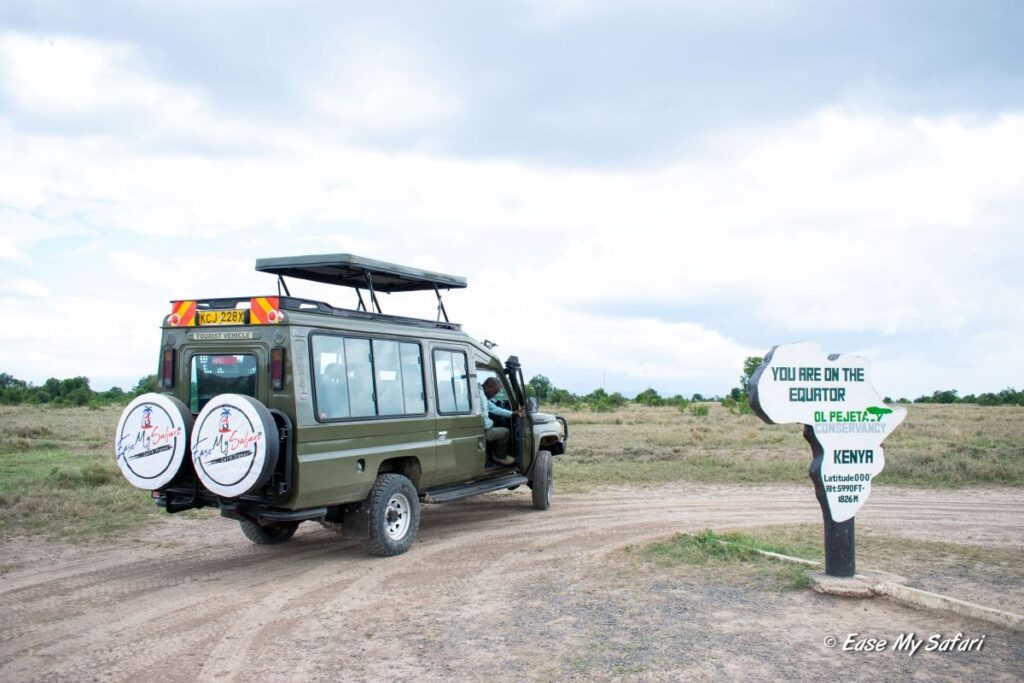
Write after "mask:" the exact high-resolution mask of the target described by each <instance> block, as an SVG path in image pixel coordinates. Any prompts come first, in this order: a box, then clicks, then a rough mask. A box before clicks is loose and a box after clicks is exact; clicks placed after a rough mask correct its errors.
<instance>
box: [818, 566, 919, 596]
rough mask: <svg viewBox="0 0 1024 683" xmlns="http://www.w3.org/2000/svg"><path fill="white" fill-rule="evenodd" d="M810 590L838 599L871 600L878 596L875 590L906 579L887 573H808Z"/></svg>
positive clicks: (869, 571)
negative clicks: (832, 574)
mask: <svg viewBox="0 0 1024 683" xmlns="http://www.w3.org/2000/svg"><path fill="white" fill-rule="evenodd" d="M807 577H808V578H809V579H810V580H811V588H813V589H814V590H815V591H817V592H818V593H825V594H827V595H835V596H837V597H840V598H873V597H875V596H876V595H878V591H877V590H876V588H877V587H878V586H880V585H883V584H887V583H893V584H902V583H905V582H906V579H905V578H904V577H902V576H897V575H896V574H890V573H889V572H883V571H875V570H868V571H864V572H862V573H860V574H857V575H856V576H850V577H846V576H829V575H828V574H826V573H824V572H813V573H809V574H808V575H807Z"/></svg>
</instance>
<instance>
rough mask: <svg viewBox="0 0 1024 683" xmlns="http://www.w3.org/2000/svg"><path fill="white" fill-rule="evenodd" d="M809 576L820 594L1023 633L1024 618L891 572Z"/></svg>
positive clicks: (814, 574) (815, 573)
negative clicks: (885, 602) (888, 603)
mask: <svg viewBox="0 0 1024 683" xmlns="http://www.w3.org/2000/svg"><path fill="white" fill-rule="evenodd" d="M807 576H808V577H809V578H810V580H811V587H812V588H814V590H815V591H817V592H819V593H824V594H827V595H835V596H837V597H841V598H873V597H874V596H876V595H881V596H884V597H887V598H889V599H890V600H895V601H896V602H898V603H900V604H902V605H907V606H908V607H916V608H918V609H930V610H938V611H942V612H951V613H952V614H956V615H959V616H961V617H968V618H970V619H978V620H979V621H985V622H988V623H990V624H995V625H997V626H1002V627H1003V628H1007V629H1010V630H1011V631H1017V632H1024V615H1020V614H1014V613H1012V612H1004V611H1003V610H998V609H995V608H992V607H985V606H984V605H976V604H974V603H973V602H967V601H966V600H957V599H956V598H950V597H947V596H945V595H939V594H938V593H931V592H929V591H924V590H921V589H920V588H911V587H910V586H907V585H905V584H906V581H907V580H906V579H905V578H903V577H902V576H897V575H895V574H890V573H888V572H882V571H866V572H864V573H863V574H857V575H856V576H854V577H852V578H844V577H839V576H828V575H827V574H824V573H822V572H813V573H808V575H807Z"/></svg>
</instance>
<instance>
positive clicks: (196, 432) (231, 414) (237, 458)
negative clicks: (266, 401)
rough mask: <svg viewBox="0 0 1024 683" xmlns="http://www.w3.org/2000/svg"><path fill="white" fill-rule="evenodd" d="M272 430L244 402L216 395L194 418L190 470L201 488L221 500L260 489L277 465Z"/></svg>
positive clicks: (264, 413) (251, 402)
mask: <svg viewBox="0 0 1024 683" xmlns="http://www.w3.org/2000/svg"><path fill="white" fill-rule="evenodd" d="M279 448H280V442H279V440H278V433H277V424H276V423H275V422H274V417H273V416H272V415H271V414H270V411H269V410H267V408H266V406H264V405H263V404H262V403H260V402H259V401H257V400H256V399H254V398H252V397H250V396H243V395H242V394H221V395H220V396H217V397H215V398H213V399H211V400H210V402H209V403H207V404H206V405H205V406H204V407H203V409H202V410H201V411H199V415H198V416H197V417H196V426H195V428H194V429H193V430H192V464H193V466H194V467H195V469H196V474H197V475H199V479H200V480H201V481H202V482H203V485H204V486H205V487H206V488H207V489H209V490H210V491H211V492H213V493H216V494H217V495H218V496H223V497H225V498H235V497H238V496H244V495H245V494H247V493H250V492H252V491H254V490H256V489H258V488H259V487H261V486H263V484H265V483H266V482H267V479H269V478H270V475H271V473H272V472H273V471H274V467H275V466H276V465H277V453H278V449H279Z"/></svg>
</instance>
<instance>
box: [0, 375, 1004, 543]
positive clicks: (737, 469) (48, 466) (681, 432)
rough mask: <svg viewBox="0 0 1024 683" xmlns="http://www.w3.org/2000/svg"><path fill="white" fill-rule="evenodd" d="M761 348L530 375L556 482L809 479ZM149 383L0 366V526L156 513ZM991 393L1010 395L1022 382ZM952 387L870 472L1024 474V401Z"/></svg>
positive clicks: (53, 527)
mask: <svg viewBox="0 0 1024 683" xmlns="http://www.w3.org/2000/svg"><path fill="white" fill-rule="evenodd" d="M760 361H761V359H760V358H757V357H750V358H748V359H747V360H746V362H745V363H744V367H743V374H742V375H741V376H740V386H739V387H736V388H735V389H733V390H732V391H731V392H730V394H729V395H728V396H725V397H704V396H701V395H700V394H696V395H694V396H692V397H691V398H689V399H687V398H684V397H683V396H678V395H677V396H671V397H663V396H661V395H660V394H659V393H658V392H657V391H656V390H654V389H653V388H649V389H647V390H645V391H643V392H640V394H638V395H637V396H635V397H634V398H633V399H627V398H626V397H625V396H623V395H622V394H620V393H618V392H615V393H611V394H609V393H607V392H606V391H605V390H604V389H596V390H595V391H593V392H591V393H590V394H587V395H585V396H577V395H575V394H572V393H570V392H568V391H566V390H564V389H559V388H557V387H554V386H553V385H552V384H551V382H550V381H549V380H548V379H547V378H546V377H544V376H542V375H538V376H536V377H534V378H532V379H531V380H530V382H529V392H530V394H531V395H532V396H534V397H537V398H540V399H541V403H542V410H545V411H547V412H553V413H558V414H561V415H564V416H565V417H566V418H567V419H568V421H569V424H570V442H569V452H568V454H567V455H566V456H565V457H559V458H557V459H556V465H555V467H556V476H555V486H556V490H557V491H559V492H563V493H572V492H581V491H587V490H591V489H595V488H600V487H602V486H648V485H658V484H663V483H667V482H673V481H690V482H699V483H747V484H764V483H793V484H805V483H806V482H807V467H808V464H809V460H810V451H809V447H808V445H807V443H806V442H805V441H804V440H803V437H802V434H801V429H800V428H799V427H798V426H796V425H767V424H765V423H763V422H762V421H761V420H759V419H758V418H756V417H755V416H754V415H752V414H751V411H750V408H749V406H748V404H747V396H746V392H747V386H748V383H749V380H750V376H751V375H752V374H753V372H754V370H755V369H756V368H757V365H758V364H759V363H760ZM155 384H156V381H155V377H154V376H149V377H144V378H142V379H140V380H139V382H138V383H137V384H136V385H135V386H134V387H133V388H132V389H131V390H130V391H127V392H125V391H122V390H121V389H118V388H116V387H115V388H114V389H111V390H108V391H106V392H95V391H93V390H92V389H91V388H89V380H88V379H87V378H85V377H77V378H72V379H67V380H57V379H50V380H47V381H46V382H45V383H44V384H43V385H41V386H33V385H31V384H30V383H28V382H24V381H22V380H18V379H16V378H14V377H13V376H12V375H9V374H7V373H0V535H5V534H10V533H37V532H42V533H45V534H46V535H50V536H59V537H78V536H83V537H90V536H95V535H97V534H99V535H104V534H112V533H116V532H118V531H121V530H123V529H127V528H130V527H133V526H136V525H138V524H140V523H142V522H144V521H145V520H147V519H150V518H152V517H153V516H154V515H155V514H156V513H157V510H156V508H155V507H154V506H153V504H152V502H151V500H150V497H149V495H148V494H147V492H145V491H139V490H136V489H135V488H133V487H132V486H130V485H129V484H128V483H127V482H126V481H125V480H124V479H123V478H122V477H121V474H120V471H119V469H118V467H117V465H116V463H115V462H114V458H113V454H112V448H113V447H112V444H111V441H112V438H113V432H114V429H115V425H116V423H117V418H118V415H119V414H120V411H121V407H122V406H123V405H124V404H126V403H127V402H128V401H130V400H131V399H132V398H133V397H134V396H137V395H139V394H141V393H144V392H146V391H153V390H155ZM982 396H985V397H987V396H989V395H987V394H983V395H982ZM993 396H996V397H997V398H998V400H999V401H1004V402H1006V403H1012V401H1015V400H1019V398H1020V397H1021V392H1015V391H1013V390H1010V389H1008V390H1006V391H1004V392H1001V393H1000V394H993ZM950 397H952V398H957V396H956V392H936V396H935V397H932V398H931V399H929V400H922V401H921V402H920V403H919V404H917V405H914V406H912V407H911V408H910V409H909V411H908V417H907V419H906V420H905V422H904V423H903V424H902V425H901V426H900V428H899V429H897V430H896V431H895V432H894V433H893V434H892V435H891V436H890V437H889V438H888V439H886V441H885V455H886V466H885V470H884V471H883V472H882V474H881V475H879V477H878V478H877V479H876V481H877V482H878V483H880V484H883V485H884V484H894V485H900V486H925V487H963V486H1024V405H994V404H992V402H991V401H992V400H995V399H990V398H985V399H984V401H983V400H981V397H978V398H977V399H975V400H968V397H964V398H963V399H958V400H951V401H947V400H946V399H949V398H950ZM933 399H934V400H933Z"/></svg>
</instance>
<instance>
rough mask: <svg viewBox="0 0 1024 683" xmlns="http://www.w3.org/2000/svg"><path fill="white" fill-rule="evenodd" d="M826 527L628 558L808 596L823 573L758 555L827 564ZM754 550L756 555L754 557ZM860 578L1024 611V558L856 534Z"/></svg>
mask: <svg viewBox="0 0 1024 683" xmlns="http://www.w3.org/2000/svg"><path fill="white" fill-rule="evenodd" d="M823 545H824V544H823V540H822V530H821V525H817V524H810V525H807V524H804V525H797V526H773V527H764V528H756V529H745V530H742V531H727V532H716V531H712V530H711V529H705V530H704V531H701V532H699V533H694V534H683V533H680V534H675V535H674V536H672V537H671V538H668V539H665V540H662V541H656V542H654V543H649V544H647V545H644V546H640V547H634V546H627V547H626V548H625V549H624V550H625V554H626V555H627V556H628V557H633V558H637V559H639V560H640V561H642V562H643V563H644V564H645V565H648V566H650V567H653V568H655V569H657V570H658V571H666V570H668V571H676V570H678V571H682V572H684V573H687V572H691V571H693V568H695V567H696V568H702V569H699V571H701V572H703V574H705V575H706V574H707V573H708V571H707V569H708V568H709V567H710V568H713V569H714V573H715V575H718V576H724V575H731V578H732V579H733V580H735V579H737V578H743V577H746V578H748V579H752V580H756V581H757V582H758V583H759V584H760V585H761V586H763V587H765V588H769V589H775V590H789V589H796V588H803V587H805V586H807V585H808V580H807V572H808V571H823V569H821V568H818V569H816V568H814V567H806V566H803V565H800V564H796V563H789V562H784V561H781V560H777V559H773V558H770V557H766V556H764V555H761V554H760V553H758V552H756V550H767V551H768V552H773V553H779V554H781V555H788V556H790V557H797V558H800V559H804V560H813V561H816V562H823V561H824V557H823ZM755 549H756V550H755ZM857 567H858V570H865V569H879V570H883V571H887V572H890V573H894V574H896V575H899V576H902V577H904V578H906V579H907V584H908V585H910V586H914V587H917V588H922V589H924V590H931V591H936V592H940V593H945V594H950V595H955V596H957V597H960V598H962V599H967V600H976V601H978V602H980V603H982V604H989V605H993V606H996V605H1001V606H1002V607H1003V608H1006V609H1012V610H1022V609H1024V550H1022V549H1020V548H1012V547H1011V548H993V547H983V546H975V545H965V544H961V543H947V542H937V541H922V540H914V539H908V538H903V537H899V538H897V537H893V536H887V535H885V534H881V533H876V532H873V531H871V530H869V529H858V532H857Z"/></svg>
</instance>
